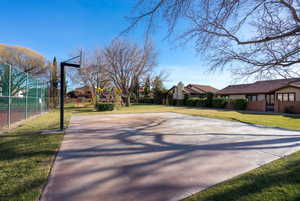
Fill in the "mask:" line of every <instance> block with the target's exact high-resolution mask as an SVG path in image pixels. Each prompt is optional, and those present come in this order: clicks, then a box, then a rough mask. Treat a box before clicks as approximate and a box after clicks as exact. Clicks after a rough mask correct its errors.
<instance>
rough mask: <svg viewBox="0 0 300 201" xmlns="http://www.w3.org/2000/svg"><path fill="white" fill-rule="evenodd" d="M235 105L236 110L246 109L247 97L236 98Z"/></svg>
mask: <svg viewBox="0 0 300 201" xmlns="http://www.w3.org/2000/svg"><path fill="white" fill-rule="evenodd" d="M233 105H234V109H235V110H245V109H246V107H247V100H246V99H234V100H233Z"/></svg>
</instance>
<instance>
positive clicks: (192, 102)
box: [171, 98, 247, 110]
mask: <svg viewBox="0 0 300 201" xmlns="http://www.w3.org/2000/svg"><path fill="white" fill-rule="evenodd" d="M173 102H174V100H173ZM175 102H177V103H178V100H177V101H175ZM180 103H181V102H180ZM227 104H232V105H233V107H234V109H236V110H245V109H246V107H247V100H245V99H224V98H214V99H211V100H210V99H209V98H188V99H187V100H185V101H183V102H182V103H181V104H176V105H184V106H192V107H212V108H225V107H226V105H227ZM171 105H174V103H173V104H171Z"/></svg>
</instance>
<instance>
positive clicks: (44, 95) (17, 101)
mask: <svg viewBox="0 0 300 201" xmlns="http://www.w3.org/2000/svg"><path fill="white" fill-rule="evenodd" d="M48 88H49V87H48V83H47V82H46V81H43V80H41V79H37V78H33V77H32V76H30V75H29V74H28V73H24V72H21V71H20V70H18V69H17V68H16V67H13V66H11V65H7V64H2V63H0V127H10V125H11V124H12V123H15V122H17V121H20V120H23V119H27V118H29V117H31V116H33V115H37V114H41V113H43V112H46V111H47V110H48Z"/></svg>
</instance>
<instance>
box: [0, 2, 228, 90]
mask: <svg viewBox="0 0 300 201" xmlns="http://www.w3.org/2000/svg"><path fill="white" fill-rule="evenodd" d="M0 1H1V12H0V26H1V32H0V36H1V37H0V43H4V44H10V45H19V46H24V47H27V48H31V49H33V50H36V51H38V52H40V53H42V54H43V55H45V56H46V58H47V59H52V58H53V56H56V57H57V58H58V59H59V60H61V59H65V58H67V57H68V56H69V55H70V54H71V53H72V52H73V51H74V50H75V49H77V48H81V47H82V48H87V49H92V48H95V47H103V46H105V45H107V44H108V43H109V42H110V41H111V39H112V38H114V37H116V36H118V35H119V33H120V31H122V30H123V29H124V28H126V27H127V26H128V22H127V21H126V20H125V16H129V14H130V13H131V11H132V7H133V5H134V3H135V2H136V0H0ZM165 35H166V32H165V30H164V29H163V26H161V27H160V28H159V29H157V30H156V33H155V34H154V35H153V36H152V40H153V41H154V44H155V46H156V48H157V51H158V52H159V57H158V67H157V71H160V70H164V71H166V72H167V73H168V74H169V75H170V76H169V79H168V82H167V83H166V86H167V87H170V86H172V85H174V84H176V83H178V82H179V81H183V83H184V84H188V83H197V84H208V85H212V86H214V87H216V88H223V87H225V86H226V85H228V84H231V83H232V79H231V76H230V73H229V72H223V73H208V69H207V66H206V65H205V64H204V61H205V58H202V57H201V56H199V55H196V53H195V52H194V49H193V45H192V44H189V45H187V46H185V47H176V46H175V45H174V44H173V43H172V42H170V41H166V40H163V39H164V37H165ZM126 37H127V38H128V39H129V40H131V41H133V42H136V43H141V44H142V42H143V27H141V26H140V27H139V28H137V29H136V30H134V31H133V32H131V33H130V34H129V35H128V36H126Z"/></svg>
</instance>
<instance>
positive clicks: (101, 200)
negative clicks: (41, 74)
mask: <svg viewBox="0 0 300 201" xmlns="http://www.w3.org/2000/svg"><path fill="white" fill-rule="evenodd" d="M299 140H300V132H296V131H289V130H285V129H276V128H270V127H265V126H257V125H250V124H245V123H239V122H233V121H224V120H216V119H210V118H204V117H194V116H189V115H182V114H176V113H146V114H145V113H144V114H114V115H94V116H73V117H72V119H71V122H70V126H69V128H68V129H67V131H66V135H65V138H64V141H63V143H62V146H61V149H60V151H59V153H58V156H57V158H56V161H55V163H54V166H53V169H52V173H51V176H50V178H49V183H48V185H47V186H46V188H45V190H44V193H43V196H42V198H41V200H42V201H175V200H180V199H182V198H184V197H187V196H189V195H191V194H193V193H196V192H198V191H200V190H203V189H205V188H208V187H209V186H211V185H214V184H217V183H219V182H222V181H224V180H227V179H229V178H232V177H233V176H236V175H239V174H242V173H244V172H247V171H249V170H251V169H253V168H256V167H259V166H261V165H263V164H265V163H268V162H270V161H272V160H276V159H279V158H281V157H283V156H285V155H287V154H290V153H292V152H295V151H297V150H300V144H299Z"/></svg>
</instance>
